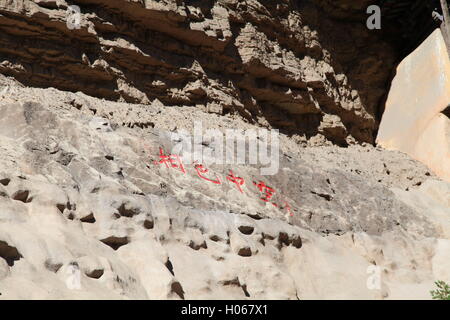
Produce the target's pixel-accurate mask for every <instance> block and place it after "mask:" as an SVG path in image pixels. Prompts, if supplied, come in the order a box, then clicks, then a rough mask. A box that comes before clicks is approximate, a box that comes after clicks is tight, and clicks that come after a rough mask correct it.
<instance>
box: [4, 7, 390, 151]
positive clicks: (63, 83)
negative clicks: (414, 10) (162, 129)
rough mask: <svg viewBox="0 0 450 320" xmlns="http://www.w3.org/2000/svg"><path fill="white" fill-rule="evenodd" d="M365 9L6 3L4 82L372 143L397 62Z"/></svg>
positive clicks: (341, 141) (338, 141) (321, 137)
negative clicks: (71, 13)
mask: <svg viewBox="0 0 450 320" xmlns="http://www.w3.org/2000/svg"><path fill="white" fill-rule="evenodd" d="M366 2H367V1H365V2H364V3H361V4H358V5H354V4H352V5H351V6H350V7H349V5H348V1H347V2H345V1H338V2H336V4H334V5H330V4H329V2H327V1H291V0H283V1H277V2H274V1H262V0H261V1H255V0H254V1H236V0H221V1H184V2H183V1H175V0H165V1H129V0H128V1H125V0H112V1H111V0H108V1H106V0H81V1H62V0H57V1H53V0H52V1H28V0H14V1H9V0H2V1H0V72H1V73H3V74H5V75H10V76H13V77H15V78H16V79H18V80H19V81H21V82H22V83H24V84H26V85H31V86H39V87H49V86H52V87H56V88H58V89H62V90H68V91H73V92H76V91H82V92H84V93H86V94H89V95H92V96H96V97H101V98H106V99H109V100H119V101H127V102H137V103H144V104H147V103H150V102H151V101H153V100H154V99H158V100H160V101H161V102H162V103H164V104H165V105H170V106H173V105H180V106H181V105H189V106H197V107H199V108H203V109H206V110H207V111H209V112H215V113H219V114H224V113H229V112H238V113H239V114H240V115H242V116H244V117H245V118H247V119H248V120H250V121H254V122H258V123H259V124H261V125H264V126H268V127H275V128H280V129H283V130H284V131H285V132H287V133H289V134H299V135H302V136H305V137H306V138H311V137H315V136H317V137H318V138H316V139H315V140H317V141H319V142H320V141H323V140H324V138H325V139H327V140H330V141H332V142H334V143H336V144H339V145H346V144H347V143H349V142H352V141H354V140H357V141H359V142H373V140H374V134H375V130H376V128H377V120H379V119H378V118H379V114H378V111H379V106H380V103H381V102H382V99H383V97H384V95H385V94H386V88H387V87H388V85H389V81H390V76H391V72H392V70H393V67H394V65H395V63H396V61H397V60H398V56H399V54H398V52H397V50H396V49H395V48H394V47H393V46H392V44H390V43H389V42H388V41H386V40H383V39H382V38H381V37H380V34H379V32H372V31H370V30H368V29H367V28H366V26H365V19H366V15H365V11H364V8H365V7H364V5H365V3H366ZM346 3H347V5H346ZM68 5H78V6H80V8H81V13H82V16H81V26H80V29H73V30H70V29H69V28H68V27H67V25H66V22H67V19H68V17H67V7H68ZM366 7H367V6H366ZM342 8H344V9H342ZM343 11H344V12H350V13H351V14H348V13H347V14H346V15H344V16H342V14H339V13H342V12H343ZM352 137H353V138H354V139H353V138H352Z"/></svg>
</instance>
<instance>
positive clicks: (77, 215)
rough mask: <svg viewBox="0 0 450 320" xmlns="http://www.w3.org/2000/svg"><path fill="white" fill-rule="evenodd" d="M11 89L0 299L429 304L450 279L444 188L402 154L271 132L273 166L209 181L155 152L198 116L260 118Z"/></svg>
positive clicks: (4, 119)
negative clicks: (264, 172)
mask: <svg viewBox="0 0 450 320" xmlns="http://www.w3.org/2000/svg"><path fill="white" fill-rule="evenodd" d="M4 81H7V80H5V79H3V78H2V77H1V76H0V84H3V83H5V82H4ZM7 84H8V85H9V86H8V90H7V91H6V93H5V94H0V98H1V100H0V101H1V103H0V151H1V153H0V154H1V156H0V293H1V298H3V299H50V298H52V299H54V298H57V299H61V298H66V299H80V298H84V299H104V298H113V299H122V298H125V299H310V298H314V299H389V298H392V299H396V298H397V299H405V298H425V299H426V298H430V296H429V290H431V289H432V288H433V280H437V279H441V280H444V281H448V280H449V279H450V272H449V270H450V268H449V261H450V257H449V255H450V250H448V248H449V247H450V240H449V239H450V223H449V219H448V216H449V214H450V209H449V205H448V199H449V195H450V184H448V183H444V182H442V181H438V180H436V179H435V177H433V175H432V174H431V173H430V172H427V169H426V168H425V167H424V166H423V165H421V164H419V163H417V162H415V161H412V160H410V159H409V158H408V157H407V156H405V155H404V154H401V153H396V152H390V151H383V150H382V149H376V148H373V147H371V146H366V147H361V146H351V147H349V148H338V147H336V146H330V147H319V148H317V147H314V148H300V147H299V146H298V145H297V144H296V143H295V142H293V141H292V139H291V138H290V137H288V136H285V135H283V134H281V135H280V149H281V150H280V170H279V172H278V173H277V174H276V175H274V176H261V175H260V170H258V169H259V168H258V166H251V165H244V164H242V165H226V166H220V165H208V166H207V169H208V170H209V171H208V172H207V173H204V174H203V175H204V176H206V177H207V178H210V179H213V180H217V179H220V180H221V184H215V183H212V182H211V181H207V180H204V179H202V178H201V177H200V176H199V175H198V172H196V169H195V166H194V165H192V164H188V163H184V169H185V172H182V171H181V170H179V169H176V168H171V167H166V166H165V165H164V164H158V160H161V158H160V157H159V156H158V154H159V147H163V149H164V151H165V153H166V154H168V153H169V152H170V150H172V149H173V148H172V147H173V146H174V145H175V144H177V143H178V142H179V136H178V135H177V134H181V132H180V131H179V129H182V128H186V129H189V125H191V124H192V122H193V121H194V120H202V121H203V122H204V123H205V124H211V125H212V126H213V127H215V128H217V129H220V130H221V131H223V130H226V129H229V128H240V129H252V128H253V129H256V127H255V126H254V125H251V124H249V123H245V122H244V121H242V119H234V118H233V117H231V116H230V115H228V116H224V117H218V116H217V115H215V114H208V113H204V112H202V111H201V110H198V109H196V108H193V107H190V108H186V107H179V108H167V107H164V106H161V105H159V106H158V105H150V106H149V105H131V104H126V103H116V102H105V101H102V100H99V99H96V98H92V97H89V96H86V95H84V94H82V93H68V92H62V91H59V90H55V89H36V88H24V87H20V86H18V85H17V84H14V83H13V82H11V81H10V82H7ZM176 128H178V129H176ZM169 130H170V131H171V132H168V131H169ZM199 147H200V148H202V150H207V149H209V148H210V147H211V146H208V144H205V145H204V144H201V145H199ZM155 162H156V163H155ZM229 170H233V172H234V174H235V175H236V176H237V177H240V178H242V179H244V184H243V185H242V186H241V190H242V192H240V191H239V189H238V188H237V184H234V183H232V182H231V181H229V180H228V179H227V178H226V177H227V175H229V174H230V171H229ZM254 181H256V182H259V183H261V182H264V183H265V184H267V186H270V187H271V188H273V190H274V196H273V197H272V198H271V199H270V202H268V203H266V202H264V201H263V200H262V198H263V197H264V193H263V192H261V191H260V190H259V189H258V188H257V187H256V186H255V185H254V184H253V183H252V182H254ZM273 204H276V205H277V206H274V205H273ZM286 204H287V205H288V206H289V210H288V206H287V205H286ZM377 274H378V275H379V278H378V279H379V281H377V280H376V279H377V277H376V275H377ZM373 276H374V277H373ZM370 279H375V280H374V281H373V286H370V285H367V283H368V281H372V280H370ZM18 284H20V285H18Z"/></svg>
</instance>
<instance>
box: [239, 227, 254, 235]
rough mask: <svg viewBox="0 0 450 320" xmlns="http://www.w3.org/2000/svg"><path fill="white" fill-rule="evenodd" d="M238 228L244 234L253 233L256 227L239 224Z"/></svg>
mask: <svg viewBox="0 0 450 320" xmlns="http://www.w3.org/2000/svg"><path fill="white" fill-rule="evenodd" d="M238 230H239V231H240V232H241V233H243V234H246V235H249V234H252V233H253V231H254V230H255V228H254V227H252V226H239V227H238Z"/></svg>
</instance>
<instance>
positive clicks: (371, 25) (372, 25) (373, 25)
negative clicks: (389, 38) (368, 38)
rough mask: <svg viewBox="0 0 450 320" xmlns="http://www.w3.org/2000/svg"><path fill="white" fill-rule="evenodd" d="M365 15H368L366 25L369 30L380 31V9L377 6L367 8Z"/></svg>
mask: <svg viewBox="0 0 450 320" xmlns="http://www.w3.org/2000/svg"><path fill="white" fill-rule="evenodd" d="M366 13H367V14H370V16H369V18H368V19H367V22H366V25H367V28H368V29H369V30H375V29H377V30H380V29H381V8H380V7H379V6H377V5H371V6H369V7H367V11H366Z"/></svg>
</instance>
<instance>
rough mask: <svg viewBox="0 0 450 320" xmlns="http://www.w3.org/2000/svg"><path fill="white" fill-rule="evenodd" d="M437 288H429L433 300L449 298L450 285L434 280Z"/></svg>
mask: <svg viewBox="0 0 450 320" xmlns="http://www.w3.org/2000/svg"><path fill="white" fill-rule="evenodd" d="M435 284H436V286H437V287H438V288H437V290H431V291H430V293H431V296H432V297H433V299H434V300H450V286H449V285H448V284H446V283H445V282H444V281H436V282H435Z"/></svg>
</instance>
